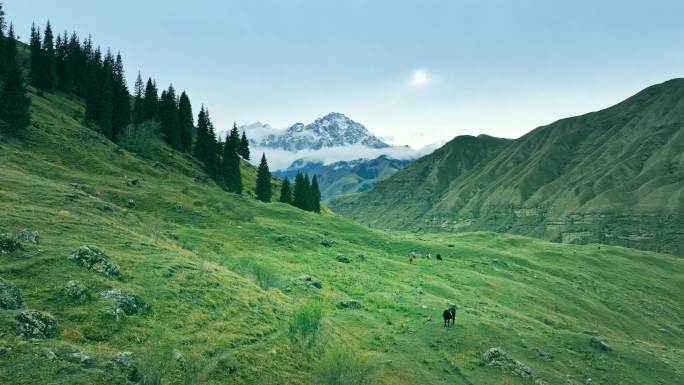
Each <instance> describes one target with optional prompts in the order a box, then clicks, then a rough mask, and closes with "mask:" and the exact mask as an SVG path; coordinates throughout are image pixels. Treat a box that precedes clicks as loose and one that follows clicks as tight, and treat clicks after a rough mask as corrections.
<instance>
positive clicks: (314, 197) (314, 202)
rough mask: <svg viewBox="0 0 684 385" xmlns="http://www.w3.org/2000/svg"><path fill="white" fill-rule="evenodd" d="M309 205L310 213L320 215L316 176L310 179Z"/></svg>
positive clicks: (319, 195) (319, 196)
mask: <svg viewBox="0 0 684 385" xmlns="http://www.w3.org/2000/svg"><path fill="white" fill-rule="evenodd" d="M309 198H310V199H311V203H310V207H311V211H313V212H315V213H320V212H321V190H320V188H319V187H318V178H317V177H316V175H314V176H313V178H312V179H311V190H310V197H309Z"/></svg>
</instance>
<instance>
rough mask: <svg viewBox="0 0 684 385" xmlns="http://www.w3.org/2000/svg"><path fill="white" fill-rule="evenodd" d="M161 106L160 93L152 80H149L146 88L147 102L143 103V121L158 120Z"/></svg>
mask: <svg viewBox="0 0 684 385" xmlns="http://www.w3.org/2000/svg"><path fill="white" fill-rule="evenodd" d="M158 104H159V92H158V90H157V85H156V84H155V83H154V82H153V81H152V78H149V79H147V85H146V86H145V102H144V103H143V106H144V107H143V111H144V113H143V120H156V119H157V117H158V113H157V108H158V107H157V105H158Z"/></svg>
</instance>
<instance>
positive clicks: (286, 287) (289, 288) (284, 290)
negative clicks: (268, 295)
mask: <svg viewBox="0 0 684 385" xmlns="http://www.w3.org/2000/svg"><path fill="white" fill-rule="evenodd" d="M290 292H292V288H291V287H289V286H285V287H284V288H283V293H290Z"/></svg>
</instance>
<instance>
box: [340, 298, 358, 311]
mask: <svg viewBox="0 0 684 385" xmlns="http://www.w3.org/2000/svg"><path fill="white" fill-rule="evenodd" d="M337 307H339V308H341V309H361V308H362V307H363V304H362V303H361V301H357V300H355V299H348V300H345V301H340V303H338V304H337Z"/></svg>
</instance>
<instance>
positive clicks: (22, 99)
mask: <svg viewBox="0 0 684 385" xmlns="http://www.w3.org/2000/svg"><path fill="white" fill-rule="evenodd" d="M4 43H5V46H4V47H3V48H4V50H5V55H7V56H8V57H11V58H14V60H13V61H12V62H9V63H8V64H9V67H8V68H7V69H6V73H7V75H6V76H5V81H4V83H3V85H2V90H0V120H2V122H3V124H2V127H0V128H2V129H3V130H6V131H8V132H13V133H19V132H21V131H23V130H24V129H26V127H28V125H29V124H30V123H31V112H30V110H29V107H30V105H31V99H29V97H28V96H27V95H26V87H25V84H24V79H23V76H22V73H21V68H20V67H19V63H18V62H17V60H16V57H17V53H16V49H17V48H16V47H17V45H16V44H17V42H16V40H15V38H14V28H13V27H12V26H10V30H9V36H8V37H7V40H6V41H5V42H4Z"/></svg>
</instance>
